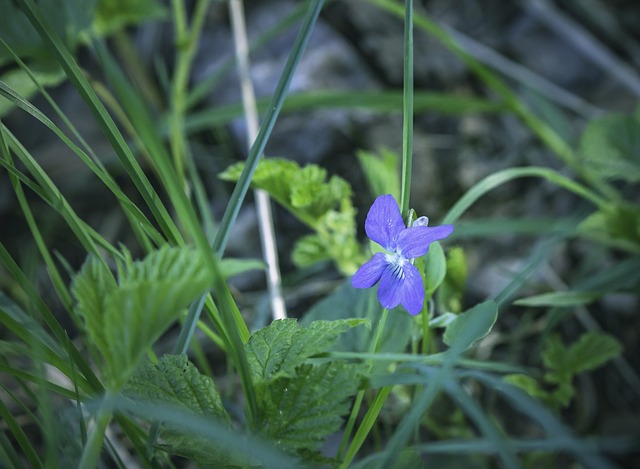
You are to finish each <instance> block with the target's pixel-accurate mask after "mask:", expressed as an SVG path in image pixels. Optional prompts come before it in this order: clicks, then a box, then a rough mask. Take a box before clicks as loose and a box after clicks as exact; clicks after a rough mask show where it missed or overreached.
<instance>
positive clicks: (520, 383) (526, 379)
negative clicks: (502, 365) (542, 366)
mask: <svg viewBox="0 0 640 469" xmlns="http://www.w3.org/2000/svg"><path fill="white" fill-rule="evenodd" d="M502 379H503V380H504V381H505V382H507V383H509V384H512V385H514V386H516V387H518V388H520V389H522V390H523V391H524V392H526V393H527V394H529V395H530V396H531V397H535V398H538V399H548V398H549V393H548V392H547V391H545V390H544V389H542V387H541V386H540V383H539V382H538V380H536V379H534V378H532V377H531V376H528V375H523V374H510V375H505V376H504V377H503V378H502Z"/></svg>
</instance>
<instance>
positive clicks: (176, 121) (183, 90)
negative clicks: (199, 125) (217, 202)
mask: <svg viewBox="0 0 640 469" xmlns="http://www.w3.org/2000/svg"><path fill="white" fill-rule="evenodd" d="M171 3H172V5H173V14H174V24H175V27H176V38H175V41H176V50H177V57H176V72H175V75H174V77H173V83H172V87H171V119H170V135H171V154H172V155H173V162H174V165H175V169H176V172H177V174H178V178H179V180H180V181H184V159H185V149H186V145H187V143H186V140H185V138H184V137H185V133H184V113H185V110H186V109H187V86H188V84H189V74H190V71H191V65H192V63H193V57H194V55H195V53H196V48H197V45H198V38H199V37H200V32H201V31H202V25H203V24H204V19H205V14H206V9H207V6H208V5H209V0H199V1H198V3H197V4H196V9H195V12H194V14H193V21H192V24H191V28H190V30H189V28H188V26H187V20H186V13H185V10H184V1H183V0H173V1H172V2H171Z"/></svg>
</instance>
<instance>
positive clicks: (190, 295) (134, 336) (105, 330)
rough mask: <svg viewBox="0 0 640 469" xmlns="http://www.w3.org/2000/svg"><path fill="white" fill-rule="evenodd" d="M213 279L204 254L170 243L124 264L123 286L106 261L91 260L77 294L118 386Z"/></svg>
mask: <svg viewBox="0 0 640 469" xmlns="http://www.w3.org/2000/svg"><path fill="white" fill-rule="evenodd" d="M212 281H213V277H212V274H211V272H210V271H209V270H208V269H207V268H206V266H205V264H204V260H203V259H202V256H201V255H200V253H199V252H198V251H197V250H195V249H192V248H187V247H184V248H177V247H164V248H162V249H160V250H158V251H154V252H152V253H151V254H149V255H148V256H147V257H145V258H144V259H143V260H141V261H138V262H129V263H128V264H125V265H119V273H118V283H117V285H116V283H115V280H114V278H113V276H112V275H111V273H110V272H109V271H108V269H107V268H106V267H105V266H104V265H103V264H102V263H101V262H100V261H98V260H96V259H93V258H90V259H89V260H88V261H87V263H86V264H85V266H84V267H83V269H82V270H81V272H80V273H79V274H78V275H77V276H76V278H75V279H74V282H73V286H72V292H73V295H74V297H75V298H76V301H77V302H78V308H79V312H80V314H81V315H82V316H83V317H84V319H85V324H86V326H87V332H88V333H89V334H90V336H91V338H92V339H93V341H94V343H95V344H96V345H97V346H98V348H99V350H100V351H101V352H102V354H103V355H104V357H105V360H106V362H107V368H108V373H107V376H108V380H109V381H110V385H111V386H112V387H113V388H114V389H118V388H119V387H120V386H121V385H122V384H123V383H124V382H125V381H126V380H127V378H128V376H129V375H130V373H131V372H132V371H133V369H134V368H135V366H136V364H137V362H138V360H139V359H140V358H141V357H142V355H143V354H144V353H145V352H146V351H147V350H148V349H149V347H150V346H151V345H152V344H153V343H154V342H155V341H156V340H157V339H158V337H160V335H162V333H163V332H164V331H165V330H166V329H167V328H168V327H169V326H170V325H171V323H172V322H173V321H175V320H176V319H177V318H178V317H179V315H180V312H181V311H182V310H183V309H184V308H186V306H187V305H188V304H189V303H190V302H191V301H193V300H194V299H195V298H196V297H197V296H198V295H199V294H202V293H203V292H204V291H206V290H207V288H208V287H209V286H210V285H211V283H212Z"/></svg>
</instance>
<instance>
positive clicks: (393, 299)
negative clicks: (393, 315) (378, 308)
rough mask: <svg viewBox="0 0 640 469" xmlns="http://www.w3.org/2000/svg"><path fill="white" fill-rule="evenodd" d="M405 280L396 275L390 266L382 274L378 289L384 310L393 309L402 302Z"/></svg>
mask: <svg viewBox="0 0 640 469" xmlns="http://www.w3.org/2000/svg"><path fill="white" fill-rule="evenodd" d="M403 285H404V279H403V278H402V277H398V276H397V275H396V273H394V269H392V268H391V266H390V265H388V266H387V268H386V269H384V271H383V272H382V277H381V278H380V286H379V287H378V300H380V304H381V305H382V307H383V308H386V309H392V308H395V307H396V306H398V305H399V304H400V301H401V300H402V287H403Z"/></svg>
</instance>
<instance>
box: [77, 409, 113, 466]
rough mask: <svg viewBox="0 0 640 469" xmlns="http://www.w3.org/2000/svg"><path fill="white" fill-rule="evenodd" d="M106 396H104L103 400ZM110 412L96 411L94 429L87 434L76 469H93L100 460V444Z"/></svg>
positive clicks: (102, 440) (104, 410)
mask: <svg viewBox="0 0 640 469" xmlns="http://www.w3.org/2000/svg"><path fill="white" fill-rule="evenodd" d="M106 399H107V396H105V400H106ZM111 415H112V413H111V410H107V409H104V408H101V409H100V410H98V415H97V417H96V422H95V427H93V429H92V430H91V433H90V434H89V439H88V440H87V445H86V446H85V447H84V450H83V451H82V457H81V458H80V463H79V464H78V469H94V468H95V467H97V465H98V459H99V458H100V452H101V451H102V444H103V443H104V435H105V432H106V431H107V426H108V425H109V422H110V421H111Z"/></svg>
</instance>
